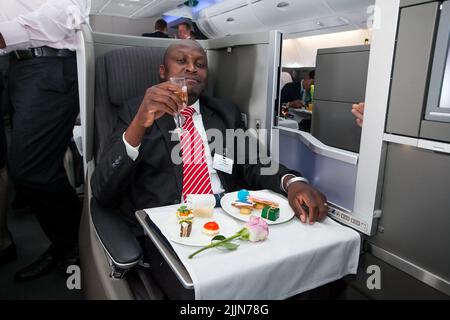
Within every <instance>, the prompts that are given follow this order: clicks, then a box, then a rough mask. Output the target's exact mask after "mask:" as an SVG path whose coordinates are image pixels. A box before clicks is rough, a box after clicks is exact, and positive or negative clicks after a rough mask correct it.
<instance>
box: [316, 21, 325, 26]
mask: <svg viewBox="0 0 450 320" xmlns="http://www.w3.org/2000/svg"><path fill="white" fill-rule="evenodd" d="M316 24H317V25H318V26H319V27H323V26H324V24H323V22H321V21H317V22H316Z"/></svg>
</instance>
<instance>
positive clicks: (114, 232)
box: [90, 198, 143, 270]
mask: <svg viewBox="0 0 450 320" xmlns="http://www.w3.org/2000/svg"><path fill="white" fill-rule="evenodd" d="M90 207H91V217H92V223H93V225H94V228H95V231H96V233H97V236H98V238H99V240H100V242H101V243H102V246H103V248H104V249H105V251H106V253H107V254H108V256H109V257H110V258H111V260H112V262H113V263H114V265H115V266H116V267H119V268H121V269H125V270H126V269H130V268H132V267H134V266H135V265H136V264H138V263H139V261H141V260H142V256H143V254H142V248H141V246H140V245H139V243H138V241H137V240H136V237H135V236H134V235H133V234H132V233H131V231H130V228H129V227H128V225H127V224H126V222H125V221H124V220H123V219H122V218H121V217H120V216H119V215H118V214H117V213H116V212H113V211H112V210H111V209H107V208H104V207H101V206H100V205H99V203H98V201H97V200H95V198H91V204H90Z"/></svg>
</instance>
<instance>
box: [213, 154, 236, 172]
mask: <svg viewBox="0 0 450 320" xmlns="http://www.w3.org/2000/svg"><path fill="white" fill-rule="evenodd" d="M233 163H234V161H233V159H230V158H227V157H225V156H223V155H220V154H217V153H215V154H214V159H213V168H214V169H216V170H218V171H222V172H225V173H228V174H231V173H232V172H233Z"/></svg>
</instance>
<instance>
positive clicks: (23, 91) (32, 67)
mask: <svg viewBox="0 0 450 320" xmlns="http://www.w3.org/2000/svg"><path fill="white" fill-rule="evenodd" d="M89 10H90V0H2V1H1V2H0V54H3V55H5V54H9V56H10V70H9V80H8V81H9V96H10V100H11V105H12V109H13V114H12V118H11V120H12V130H11V145H10V149H9V159H8V169H9V171H10V175H11V177H12V181H13V183H14V186H15V189H16V190H20V192H21V194H23V195H25V196H26V198H27V202H28V203H29V204H30V209H31V211H32V212H33V213H35V214H36V216H37V218H38V221H39V223H40V225H41V227H42V229H43V231H44V233H45V234H46V236H47V237H48V239H49V240H50V242H51V245H50V248H49V249H48V250H47V251H46V252H45V253H44V254H42V255H41V256H40V257H39V258H38V259H37V260H36V261H35V262H33V263H32V264H31V265H29V266H28V267H26V268H24V269H22V270H20V271H18V272H17V273H16V276H15V279H16V280H17V281H24V280H29V279H33V278H36V277H38V276H40V275H42V274H44V273H46V272H48V271H50V270H52V269H53V268H54V267H55V266H57V265H58V264H64V263H65V262H67V260H68V258H73V257H75V256H76V252H77V251H76V247H77V243H78V227H79V220H80V213H81V204H80V201H79V199H78V197H77V195H76V193H75V191H74V190H73V188H72V187H71V186H70V184H69V181H68V179H67V176H66V173H65V170H64V167H63V157H64V154H65V152H66V150H67V147H68V144H69V142H70V139H71V136H72V129H73V126H74V124H75V120H76V117H77V114H78V112H79V102H78V86H77V64H76V56H75V50H76V39H75V33H76V31H77V29H79V27H80V25H81V24H82V23H86V22H87V20H88V16H89ZM30 245H32V244H30ZM72 261H73V260H72Z"/></svg>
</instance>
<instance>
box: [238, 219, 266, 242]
mask: <svg viewBox="0 0 450 320" xmlns="http://www.w3.org/2000/svg"><path fill="white" fill-rule="evenodd" d="M245 229H246V231H244V232H243V233H242V235H241V239H243V240H250V241H252V242H256V241H263V240H266V239H267V237H268V236H269V226H268V225H267V222H266V221H264V220H263V219H261V218H260V217H255V216H250V220H249V221H248V222H247V223H246V224H245Z"/></svg>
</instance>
